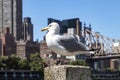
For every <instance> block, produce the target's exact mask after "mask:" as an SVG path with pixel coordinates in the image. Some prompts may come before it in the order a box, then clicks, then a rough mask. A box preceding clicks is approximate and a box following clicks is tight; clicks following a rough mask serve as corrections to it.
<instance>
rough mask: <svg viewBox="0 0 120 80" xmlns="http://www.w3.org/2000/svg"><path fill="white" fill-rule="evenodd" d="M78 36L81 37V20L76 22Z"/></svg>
mask: <svg viewBox="0 0 120 80" xmlns="http://www.w3.org/2000/svg"><path fill="white" fill-rule="evenodd" d="M76 34H77V35H78V36H80V25H79V20H76Z"/></svg>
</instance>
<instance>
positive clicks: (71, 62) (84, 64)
mask: <svg viewBox="0 0 120 80" xmlns="http://www.w3.org/2000/svg"><path fill="white" fill-rule="evenodd" d="M68 64H70V65H81V66H87V65H88V64H87V63H86V62H85V60H75V61H70V62H69V63H68Z"/></svg>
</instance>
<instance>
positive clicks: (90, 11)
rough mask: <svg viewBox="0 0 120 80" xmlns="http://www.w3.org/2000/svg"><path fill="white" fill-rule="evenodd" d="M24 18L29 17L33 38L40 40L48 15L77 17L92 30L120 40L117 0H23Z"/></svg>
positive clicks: (119, 5)
mask: <svg viewBox="0 0 120 80" xmlns="http://www.w3.org/2000/svg"><path fill="white" fill-rule="evenodd" d="M23 17H31V20H32V23H33V25H34V40H36V39H39V40H42V39H43V36H44V35H45V33H46V32H41V31H40V29H41V28H43V27H45V26H47V19H48V18H55V19H58V20H63V19H71V18H79V19H80V20H81V21H82V22H83V23H84V22H85V23H86V25H87V26H88V25H89V24H91V25H92V30H93V31H97V32H100V33H101V34H103V35H106V36H109V37H111V38H117V39H120V31H119V30H120V0H23Z"/></svg>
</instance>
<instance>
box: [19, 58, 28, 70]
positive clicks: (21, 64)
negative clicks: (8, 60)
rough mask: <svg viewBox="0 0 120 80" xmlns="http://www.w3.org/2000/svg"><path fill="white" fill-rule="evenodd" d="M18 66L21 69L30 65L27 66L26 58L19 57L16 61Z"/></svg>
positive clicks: (26, 68)
mask: <svg viewBox="0 0 120 80" xmlns="http://www.w3.org/2000/svg"><path fill="white" fill-rule="evenodd" d="M18 65H19V68H20V69H22V70H29V69H30V66H29V62H28V61H27V59H21V60H20V61H19V62H18Z"/></svg>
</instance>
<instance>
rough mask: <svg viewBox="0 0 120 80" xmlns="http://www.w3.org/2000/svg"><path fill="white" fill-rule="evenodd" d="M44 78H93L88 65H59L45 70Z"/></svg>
mask: <svg viewBox="0 0 120 80" xmlns="http://www.w3.org/2000/svg"><path fill="white" fill-rule="evenodd" d="M44 80H92V79H91V71H90V68H89V67H87V66H73V65H58V66H50V67H47V68H45V70H44Z"/></svg>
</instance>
